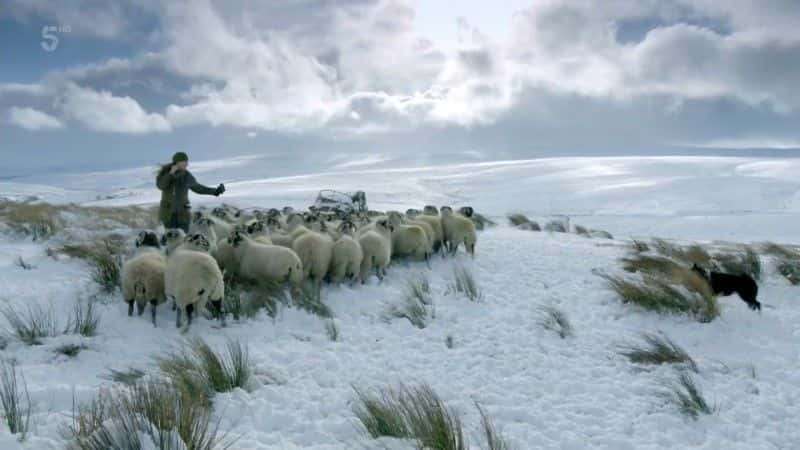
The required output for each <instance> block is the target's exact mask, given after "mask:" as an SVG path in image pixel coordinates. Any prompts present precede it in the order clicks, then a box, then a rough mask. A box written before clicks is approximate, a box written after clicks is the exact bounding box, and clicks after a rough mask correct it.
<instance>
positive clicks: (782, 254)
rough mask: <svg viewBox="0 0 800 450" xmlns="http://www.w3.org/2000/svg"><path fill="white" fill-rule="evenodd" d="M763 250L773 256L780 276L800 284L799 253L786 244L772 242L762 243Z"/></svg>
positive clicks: (792, 282) (793, 283)
mask: <svg viewBox="0 0 800 450" xmlns="http://www.w3.org/2000/svg"><path fill="white" fill-rule="evenodd" d="M764 252H765V253H767V254H769V255H771V256H772V257H773V259H774V260H775V266H776V268H777V269H778V273H780V274H781V276H783V277H784V278H786V279H787V280H788V281H789V282H790V283H791V284H792V285H798V284H800V253H798V252H797V251H796V250H794V249H792V248H789V247H787V246H784V245H779V244H775V243H772V242H769V243H767V244H765V245H764Z"/></svg>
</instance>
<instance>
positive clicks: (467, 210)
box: [458, 206, 475, 217]
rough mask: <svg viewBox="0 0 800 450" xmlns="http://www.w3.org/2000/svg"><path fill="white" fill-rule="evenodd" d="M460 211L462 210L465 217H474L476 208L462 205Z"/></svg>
mask: <svg viewBox="0 0 800 450" xmlns="http://www.w3.org/2000/svg"><path fill="white" fill-rule="evenodd" d="M458 212H460V213H461V215H463V216H464V217H472V215H473V214H474V213H475V210H474V209H472V206H462V207H461V208H459V209H458Z"/></svg>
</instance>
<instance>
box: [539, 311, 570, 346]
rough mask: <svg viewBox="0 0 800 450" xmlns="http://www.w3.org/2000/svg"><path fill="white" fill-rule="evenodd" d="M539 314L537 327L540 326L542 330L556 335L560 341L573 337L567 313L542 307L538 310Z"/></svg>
mask: <svg viewBox="0 0 800 450" xmlns="http://www.w3.org/2000/svg"><path fill="white" fill-rule="evenodd" d="M539 313H540V314H541V316H542V317H541V318H540V319H539V325H541V326H542V328H544V329H546V330H550V331H552V332H554V333H556V334H558V335H559V336H560V337H561V339H564V338H567V337H569V336H572V335H573V333H574V331H573V329H572V324H570V322H569V318H568V317H567V313H566V312H564V311H563V310H561V309H558V308H556V307H555V306H542V307H541V308H539Z"/></svg>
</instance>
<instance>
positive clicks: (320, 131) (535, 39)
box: [0, 0, 800, 178]
mask: <svg viewBox="0 0 800 450" xmlns="http://www.w3.org/2000/svg"><path fill="white" fill-rule="evenodd" d="M798 23H800V1H797V0H725V1H718V0H606V1H602V2H597V1H594V0H529V1H521V0H508V1H494V2H489V1H477V0H470V1H459V2H452V1H445V0H426V1H421V0H420V1H409V0H337V1H334V0H316V1H313V0H282V1H277V0H275V1H267V0H262V1H253V0H186V1H182V0H174V1H168V2H167V1H163V2H160V1H156V0H128V1H117V0H71V1H45V0H5V1H4V2H3V5H2V7H0V157H2V159H3V164H2V165H0V177H6V178H8V177H12V176H14V175H20V174H27V173H48V172H50V171H58V170H93V169H100V168H115V167H131V166H137V165H139V166H140V165H143V164H155V163H157V162H159V161H164V160H167V159H168V158H169V156H170V155H171V154H172V153H173V152H174V151H177V150H183V151H186V152H188V153H189V154H190V156H191V157H192V158H193V159H220V158H225V157H229V156H233V155H243V154H270V155H281V158H285V159H287V160H289V161H292V162H294V163H295V166H296V167H299V168H302V167H303V165H304V164H306V163H308V162H310V161H314V162H315V163H317V164H316V165H320V164H321V165H323V166H324V162H325V161H327V158H338V159H341V158H342V157H343V155H344V156H346V155H352V157H353V158H361V157H364V155H368V156H369V157H371V158H401V159H405V160H408V161H415V162H425V161H429V160H437V159H438V160H442V159H444V160H453V159H481V160H493V159H513V158H530V157H538V156H561V155H594V154H597V155H617V154H619V155H638V154H641V155H653V154H677V153H684V154H685V153H697V154H740V153H741V152H743V151H744V152H749V153H756V154H764V155H782V154H785V155H795V154H796V152H797V151H798V150H800V127H798V123H800V120H798V119H800V112H799V111H798V110H799V108H800V89H798V87H797V80H800V27H798V26H797V24H798ZM797 154H800V153H797Z"/></svg>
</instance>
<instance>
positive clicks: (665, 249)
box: [652, 238, 711, 266]
mask: <svg viewBox="0 0 800 450" xmlns="http://www.w3.org/2000/svg"><path fill="white" fill-rule="evenodd" d="M652 243H653V248H654V249H655V250H656V252H658V253H659V254H661V255H664V256H667V257H669V258H672V259H675V260H678V261H681V262H683V263H685V264H689V265H691V264H698V265H701V266H707V265H708V264H709V262H710V261H711V255H710V254H709V253H708V251H707V250H706V249H705V248H703V246H701V245H699V244H692V245H688V246H685V247H684V246H681V245H678V244H674V243H672V242H669V241H666V240H664V239H659V238H653V240H652Z"/></svg>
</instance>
